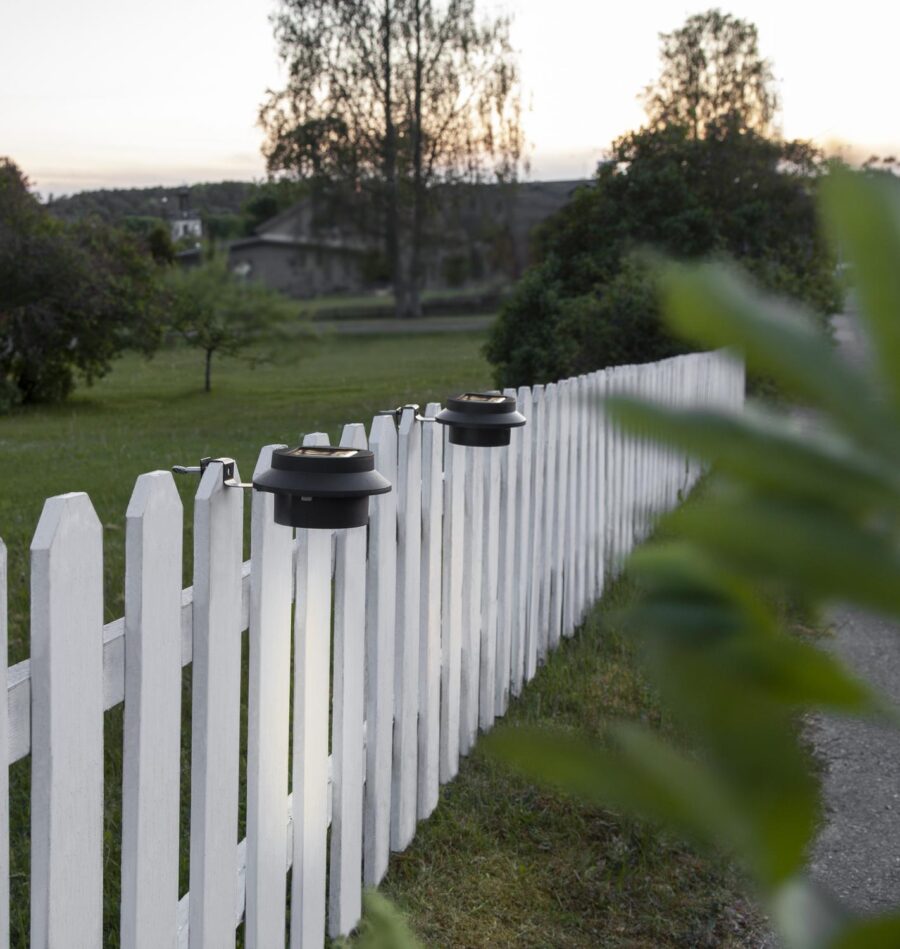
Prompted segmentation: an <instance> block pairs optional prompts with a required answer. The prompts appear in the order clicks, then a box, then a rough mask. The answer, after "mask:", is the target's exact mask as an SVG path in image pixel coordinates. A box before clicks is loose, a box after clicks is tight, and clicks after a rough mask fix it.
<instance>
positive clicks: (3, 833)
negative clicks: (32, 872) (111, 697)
mask: <svg viewBox="0 0 900 949" xmlns="http://www.w3.org/2000/svg"><path fill="white" fill-rule="evenodd" d="M6 564H7V558H6V545H5V544H4V543H3V541H2V540H0V675H2V678H0V682H6V677H7V669H6V656H7V644H8V641H9V630H8V626H7V622H8V619H7V616H8V614H7V600H6V597H7V594H6V573H7V567H6ZM0 699H2V696H0ZM8 758H9V703H8V702H4V701H2V700H0V949H9V769H8V768H6V767H4V762H5V761H7V760H8Z"/></svg>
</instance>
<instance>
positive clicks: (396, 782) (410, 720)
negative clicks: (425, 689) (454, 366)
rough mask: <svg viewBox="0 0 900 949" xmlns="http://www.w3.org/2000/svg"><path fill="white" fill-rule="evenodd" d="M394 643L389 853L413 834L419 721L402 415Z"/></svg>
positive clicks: (410, 509)
mask: <svg viewBox="0 0 900 949" xmlns="http://www.w3.org/2000/svg"><path fill="white" fill-rule="evenodd" d="M396 491H397V640H396V652H395V657H394V779H393V787H392V791H391V802H392V806H391V849H392V850H405V849H406V847H407V846H408V845H409V842H410V840H412V837H413V834H414V833H415V831H416V804H417V797H418V795H417V787H416V781H417V778H418V748H419V737H418V715H419V618H420V617H419V612H420V607H419V601H420V597H421V589H420V582H419V581H420V568H421V563H422V427H421V423H420V422H417V421H416V410H415V409H404V410H403V414H402V415H401V417H400V426H399V429H398V432H397V487H396Z"/></svg>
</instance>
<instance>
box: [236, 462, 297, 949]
mask: <svg viewBox="0 0 900 949" xmlns="http://www.w3.org/2000/svg"><path fill="white" fill-rule="evenodd" d="M282 447H284V446H282V445H267V446H266V447H264V448H263V449H262V450H261V451H260V453H259V459H258V460H257V462H256V471H255V472H254V476H255V475H256V474H261V473H262V472H263V471H266V470H267V469H268V468H269V467H270V465H271V462H272V452H273V451H274V450H275V449H276V448H282ZM251 503H252V513H251V527H250V535H251V540H250V557H251V569H250V632H249V656H250V662H249V679H248V690H247V886H246V893H247V903H246V916H245V941H246V945H247V949H266V947H268V946H283V945H284V935H285V887H286V884H287V877H286V872H285V868H286V859H285V857H286V850H287V833H286V828H287V795H288V725H289V724H290V714H291V713H290V692H291V599H292V596H293V589H292V585H293V575H292V574H293V566H294V564H293V551H294V531H293V529H292V528H290V527H285V526H284V525H281V524H276V523H275V496H274V495H273V494H269V493H268V492H264V491H254V492H253V497H252V502H251Z"/></svg>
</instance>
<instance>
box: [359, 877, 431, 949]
mask: <svg viewBox="0 0 900 949" xmlns="http://www.w3.org/2000/svg"><path fill="white" fill-rule="evenodd" d="M357 945H358V947H359V949H419V943H418V941H417V940H416V939H415V938H413V935H412V933H411V932H410V931H409V928H408V926H407V925H406V921H405V920H404V919H403V916H402V915H401V914H400V912H399V910H398V909H397V908H396V907H395V906H394V905H393V903H391V901H390V900H388V899H386V898H385V897H384V896H382V895H381V894H380V893H379V892H377V891H376V890H366V891H365V893H364V894H363V924H362V927H361V935H360V938H359V941H358V943H357Z"/></svg>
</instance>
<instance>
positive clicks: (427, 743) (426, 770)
mask: <svg viewBox="0 0 900 949" xmlns="http://www.w3.org/2000/svg"><path fill="white" fill-rule="evenodd" d="M440 410H441V407H440V405H439V404H438V403H437V402H429V403H428V405H427V406H426V408H425V417H426V418H434V417H435V416H436V415H437V414H438V412H439V411H440ZM443 492H444V438H443V432H442V431H441V426H439V425H437V424H435V423H434V422H427V423H426V424H424V425H423V426H422V578H421V579H422V584H421V585H422V590H421V598H420V601H419V609H420V613H419V628H420V630H421V641H420V644H419V753H418V757H419V777H418V785H419V798H418V818H419V820H424V819H425V818H426V817H428V816H429V815H430V814H431V812H432V811H433V810H434V809H435V807H437V802H438V793H439V790H440V757H439V752H440V744H439V742H440V726H441V544H442V541H443V537H442V532H441V520H442V516H443V507H444V495H443Z"/></svg>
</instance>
